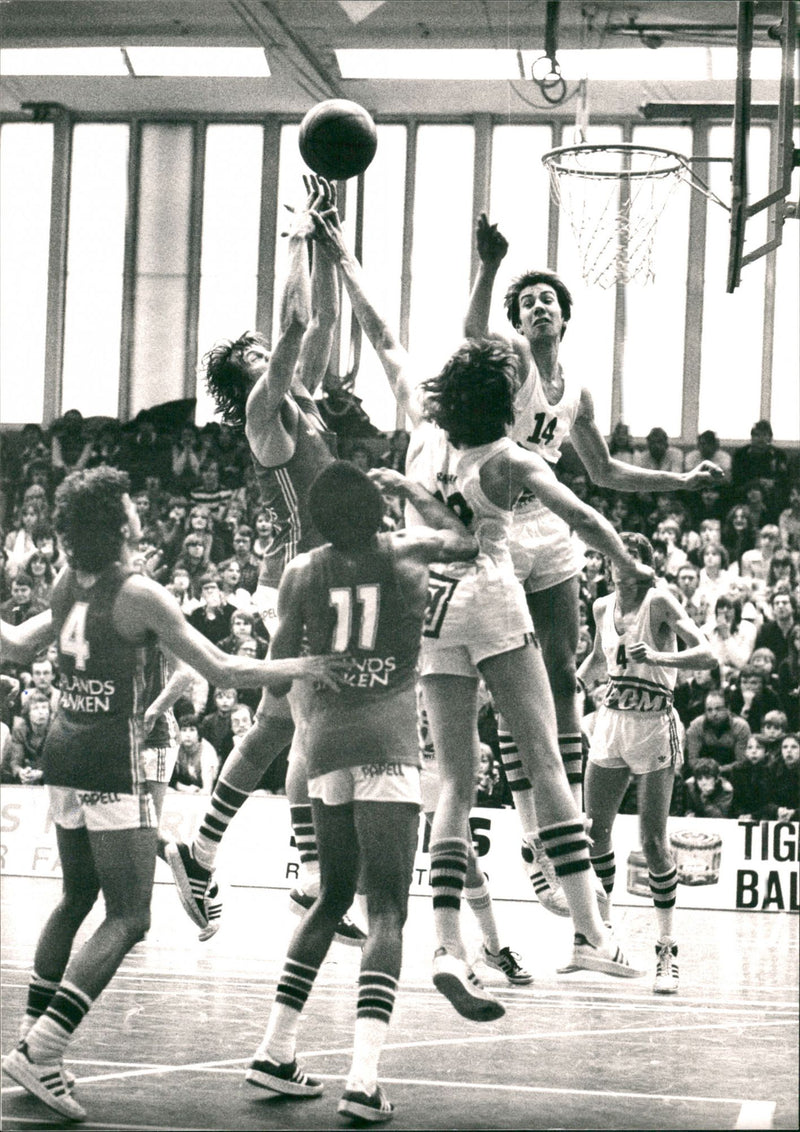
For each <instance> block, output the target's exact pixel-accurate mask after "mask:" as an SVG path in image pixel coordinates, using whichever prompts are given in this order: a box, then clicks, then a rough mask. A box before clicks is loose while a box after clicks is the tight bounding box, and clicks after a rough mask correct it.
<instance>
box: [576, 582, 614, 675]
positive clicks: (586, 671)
mask: <svg viewBox="0 0 800 1132" xmlns="http://www.w3.org/2000/svg"><path fill="white" fill-rule="evenodd" d="M610 596H611V595H609V596H606V597H599V598H598V599H597V600H596V601H595V602H594V604H593V606H592V614H593V616H594V623H595V634H594V643H593V644H592V650H591V652H590V653H589V655H588V656H587V657H585V658H584V660H583V662H582V663H581V665H580V667H579V668H578V672H577V677H578V679H579V680H580V681H581V682H582V683H583V685H584V686H585V687H587V688H588V687H590V686H591V685H592V684H594V683H595V682H596V681H598V680H604V679H605V678H606V677H607V676H608V666H607V665H606V658H605V653H604V652H603V640H602V636H603V634H602V628H603V618H604V617H605V614H606V610H607V609H608V605H609V602H610Z"/></svg>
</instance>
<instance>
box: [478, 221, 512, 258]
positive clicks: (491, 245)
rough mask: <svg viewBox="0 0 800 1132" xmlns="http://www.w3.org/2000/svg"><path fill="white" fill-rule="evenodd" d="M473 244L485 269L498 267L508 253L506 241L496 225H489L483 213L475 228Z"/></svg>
mask: <svg viewBox="0 0 800 1132" xmlns="http://www.w3.org/2000/svg"><path fill="white" fill-rule="evenodd" d="M475 243H476V245H477V248H478V255H479V257H480V260H481V263H484V264H486V266H487V267H498V266H499V264H500V262H501V260H502V259H503V258H504V257H505V254H506V252H507V251H508V240H507V239H506V238H505V236H504V235H503V233H502V232H500V231H499V230H498V227H497V225H496V224H490V223H489V217H488V216H487V215H486V213H485V212H482V213H481V214H480V216H479V217H478V223H477V224H476V226H475Z"/></svg>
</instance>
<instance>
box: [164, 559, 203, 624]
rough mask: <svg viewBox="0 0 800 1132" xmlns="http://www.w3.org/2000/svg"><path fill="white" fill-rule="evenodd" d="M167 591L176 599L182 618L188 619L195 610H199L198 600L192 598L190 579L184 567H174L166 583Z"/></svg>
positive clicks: (199, 603)
mask: <svg viewBox="0 0 800 1132" xmlns="http://www.w3.org/2000/svg"><path fill="white" fill-rule="evenodd" d="M167 589H168V590H169V592H170V593H171V594H173V596H174V597H175V598H177V601H178V605H179V606H180V607H181V610H182V611H183V613H184V616H186V617H188V616H189V614H190V613H193V612H194V610H195V609H199V608H200V605H201V602H200V599H199V598H194V597H192V579H191V577H190V575H189V571H188V570H187V569H186V567H185V566H175V567H174V569H173V571H172V574H171V575H170V579H169V582H168V583H167Z"/></svg>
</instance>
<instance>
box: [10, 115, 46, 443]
mask: <svg viewBox="0 0 800 1132" xmlns="http://www.w3.org/2000/svg"><path fill="white" fill-rule="evenodd" d="M52 170H53V127H52V125H50V124H41V125H39V124H37V125H33V124H32V123H28V122H14V123H7V124H6V125H4V126H3V127H2V128H0V200H2V209H0V405H2V414H3V421H4V423H6V424H23V423H25V422H27V421H36V422H38V421H41V420H42V409H43V404H44V366H45V338H46V321H47V272H48V257H49V233H50V197H51V178H52Z"/></svg>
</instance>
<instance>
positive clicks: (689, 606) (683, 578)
mask: <svg viewBox="0 0 800 1132" xmlns="http://www.w3.org/2000/svg"><path fill="white" fill-rule="evenodd" d="M675 585H676V587H677V590H678V599H679V601H680V602H681V604H682V605H683V608H684V609H685V610H686V611H687V613H688V614H689V616H690V617H691V619H692V621H694V623H695V625H705V623H706V621H707V620H708V605H707V604H706V603H704V602H702V601H698V600H697V591H698V589H699V587H700V571H699V570H698V569H697V567H696V566H695V565H694V564H693V563H692V562H684V563H683V565H682V566H679V567H678V573H677V575H676V578H675Z"/></svg>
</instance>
